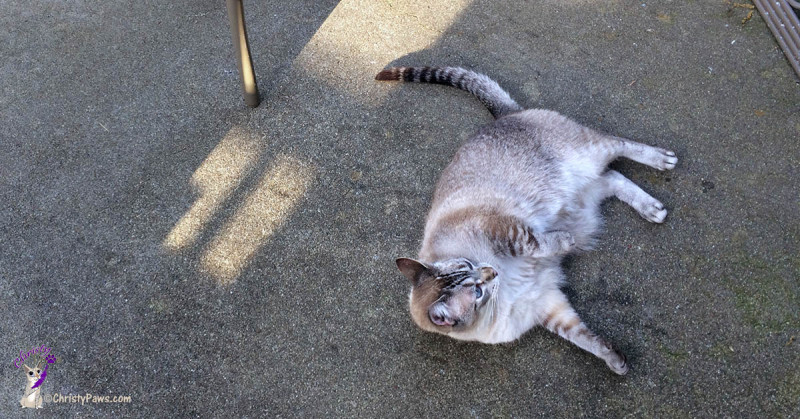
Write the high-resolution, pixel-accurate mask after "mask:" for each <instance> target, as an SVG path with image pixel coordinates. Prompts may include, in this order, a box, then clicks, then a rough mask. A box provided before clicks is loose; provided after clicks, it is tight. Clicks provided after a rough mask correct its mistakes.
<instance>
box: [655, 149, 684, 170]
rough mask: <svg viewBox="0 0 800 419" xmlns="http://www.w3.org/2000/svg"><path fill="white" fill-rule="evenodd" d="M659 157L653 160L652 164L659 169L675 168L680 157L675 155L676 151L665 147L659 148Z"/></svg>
mask: <svg viewBox="0 0 800 419" xmlns="http://www.w3.org/2000/svg"><path fill="white" fill-rule="evenodd" d="M656 150H657V153H658V155H657V157H656V158H655V161H654V162H653V164H652V166H653V167H655V168H656V169H658V170H672V169H674V168H675V165H676V164H678V157H677V156H675V152H674V151H669V150H664V149H663V148H657V149H656Z"/></svg>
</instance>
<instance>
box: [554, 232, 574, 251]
mask: <svg viewBox="0 0 800 419" xmlns="http://www.w3.org/2000/svg"><path fill="white" fill-rule="evenodd" d="M549 234H551V236H550V238H551V239H552V240H553V242H554V243H556V247H557V248H558V250H559V251H561V252H563V253H566V252H569V251H571V250H573V249H575V237H573V236H572V234H571V233H570V232H568V231H553V232H551V233H549Z"/></svg>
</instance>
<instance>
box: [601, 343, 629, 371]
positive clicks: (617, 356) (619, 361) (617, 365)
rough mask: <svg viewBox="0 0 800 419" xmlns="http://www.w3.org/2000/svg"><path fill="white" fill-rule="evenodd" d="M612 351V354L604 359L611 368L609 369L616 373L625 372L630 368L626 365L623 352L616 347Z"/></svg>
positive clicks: (626, 361) (626, 360)
mask: <svg viewBox="0 0 800 419" xmlns="http://www.w3.org/2000/svg"><path fill="white" fill-rule="evenodd" d="M612 352H613V354H614V356H612V357H611V359H609V360H608V361H606V365H608V368H611V371H614V373H615V374H618V375H625V374H627V373H628V370H630V368H629V367H628V359H627V358H626V357H625V354H623V353H622V352H620V351H618V350H616V349H612Z"/></svg>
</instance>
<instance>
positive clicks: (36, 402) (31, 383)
mask: <svg viewBox="0 0 800 419" xmlns="http://www.w3.org/2000/svg"><path fill="white" fill-rule="evenodd" d="M45 361H46V362H47V363H46V364H45V365H44V370H43V369H41V366H42V362H39V363H37V364H36V367H34V368H31V367H29V366H27V365H23V367H24V369H25V378H26V379H27V385H26V386H25V393H24V394H23V396H22V398H21V399H20V400H19V404H20V405H21V406H22V407H28V408H33V409H41V408H42V394H41V387H40V386H41V385H42V383H43V382H44V379H45V378H47V367H49V366H50V364H53V363H55V362H56V357H55V356H53V355H52V354H51V355H47V358H45Z"/></svg>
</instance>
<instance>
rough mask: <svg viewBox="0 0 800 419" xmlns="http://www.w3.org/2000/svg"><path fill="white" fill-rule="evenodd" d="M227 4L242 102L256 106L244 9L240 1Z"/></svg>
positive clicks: (256, 96) (256, 89)
mask: <svg viewBox="0 0 800 419" xmlns="http://www.w3.org/2000/svg"><path fill="white" fill-rule="evenodd" d="M226 2H227V4H228V19H230V22H231V34H232V35H233V47H234V55H236V64H237V65H238V67H239V75H241V77H242V90H244V102H245V103H246V104H247V106H251V107H256V106H258V103H259V99H258V85H257V84H256V76H255V72H254V71H253V61H252V60H251V59H250V44H249V43H248V42H247V29H246V28H245V26H244V9H243V8H242V0H226Z"/></svg>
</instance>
